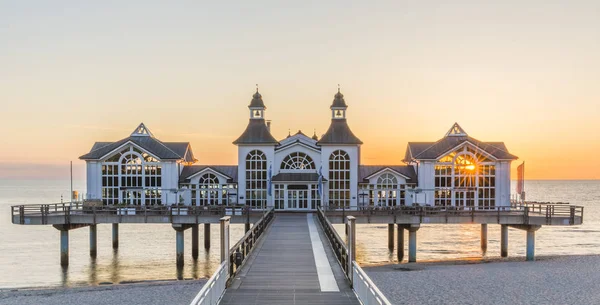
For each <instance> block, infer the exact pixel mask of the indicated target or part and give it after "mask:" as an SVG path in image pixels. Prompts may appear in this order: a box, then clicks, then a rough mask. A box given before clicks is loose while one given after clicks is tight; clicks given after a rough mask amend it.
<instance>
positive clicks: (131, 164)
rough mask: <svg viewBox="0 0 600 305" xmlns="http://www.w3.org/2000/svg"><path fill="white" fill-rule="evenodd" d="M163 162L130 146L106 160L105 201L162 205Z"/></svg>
mask: <svg viewBox="0 0 600 305" xmlns="http://www.w3.org/2000/svg"><path fill="white" fill-rule="evenodd" d="M161 175H162V172H161V165H160V162H159V161H158V160H157V159H155V158H154V157H152V156H150V155H149V154H147V153H145V152H142V151H141V150H139V149H137V148H135V147H133V146H130V147H127V148H125V149H123V150H122V151H120V152H118V153H116V154H114V155H112V156H111V157H109V158H107V159H106V160H104V161H103V162H102V200H103V202H104V204H119V203H125V204H134V205H141V204H145V205H151V204H160V203H161V202H162V201H161V197H162V192H161V190H160V188H161V185H162V181H161Z"/></svg>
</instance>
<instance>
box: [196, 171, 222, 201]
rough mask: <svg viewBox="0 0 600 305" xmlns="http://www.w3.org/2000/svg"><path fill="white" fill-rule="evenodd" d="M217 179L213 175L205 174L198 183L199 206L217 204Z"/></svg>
mask: <svg viewBox="0 0 600 305" xmlns="http://www.w3.org/2000/svg"><path fill="white" fill-rule="evenodd" d="M219 188H220V185H219V178H217V176H215V175H214V174H213V173H206V174H204V175H202V177H200V180H199V181H198V190H199V192H198V193H199V195H200V201H199V203H200V205H216V204H219Z"/></svg>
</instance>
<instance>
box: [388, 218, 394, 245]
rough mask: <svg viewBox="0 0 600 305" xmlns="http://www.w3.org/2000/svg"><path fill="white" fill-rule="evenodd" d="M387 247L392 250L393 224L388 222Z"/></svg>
mask: <svg viewBox="0 0 600 305" xmlns="http://www.w3.org/2000/svg"><path fill="white" fill-rule="evenodd" d="M388 249H390V251H394V224H393V223H388Z"/></svg>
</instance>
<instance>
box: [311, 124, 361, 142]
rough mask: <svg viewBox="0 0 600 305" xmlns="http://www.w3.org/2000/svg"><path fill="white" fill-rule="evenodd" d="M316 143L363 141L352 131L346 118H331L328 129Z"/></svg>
mask: <svg viewBox="0 0 600 305" xmlns="http://www.w3.org/2000/svg"><path fill="white" fill-rule="evenodd" d="M317 144H363V142H362V141H361V140H360V139H359V138H357V137H356V136H355V135H354V133H352V130H350V127H348V123H347V122H346V119H332V120H331V125H329V129H327V132H325V134H324V135H323V136H322V137H321V140H319V142H317Z"/></svg>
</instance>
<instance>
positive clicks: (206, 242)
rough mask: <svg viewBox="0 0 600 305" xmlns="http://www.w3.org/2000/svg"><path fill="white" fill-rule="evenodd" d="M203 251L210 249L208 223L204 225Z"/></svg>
mask: <svg viewBox="0 0 600 305" xmlns="http://www.w3.org/2000/svg"><path fill="white" fill-rule="evenodd" d="M204 249H210V223H205V224H204Z"/></svg>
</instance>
